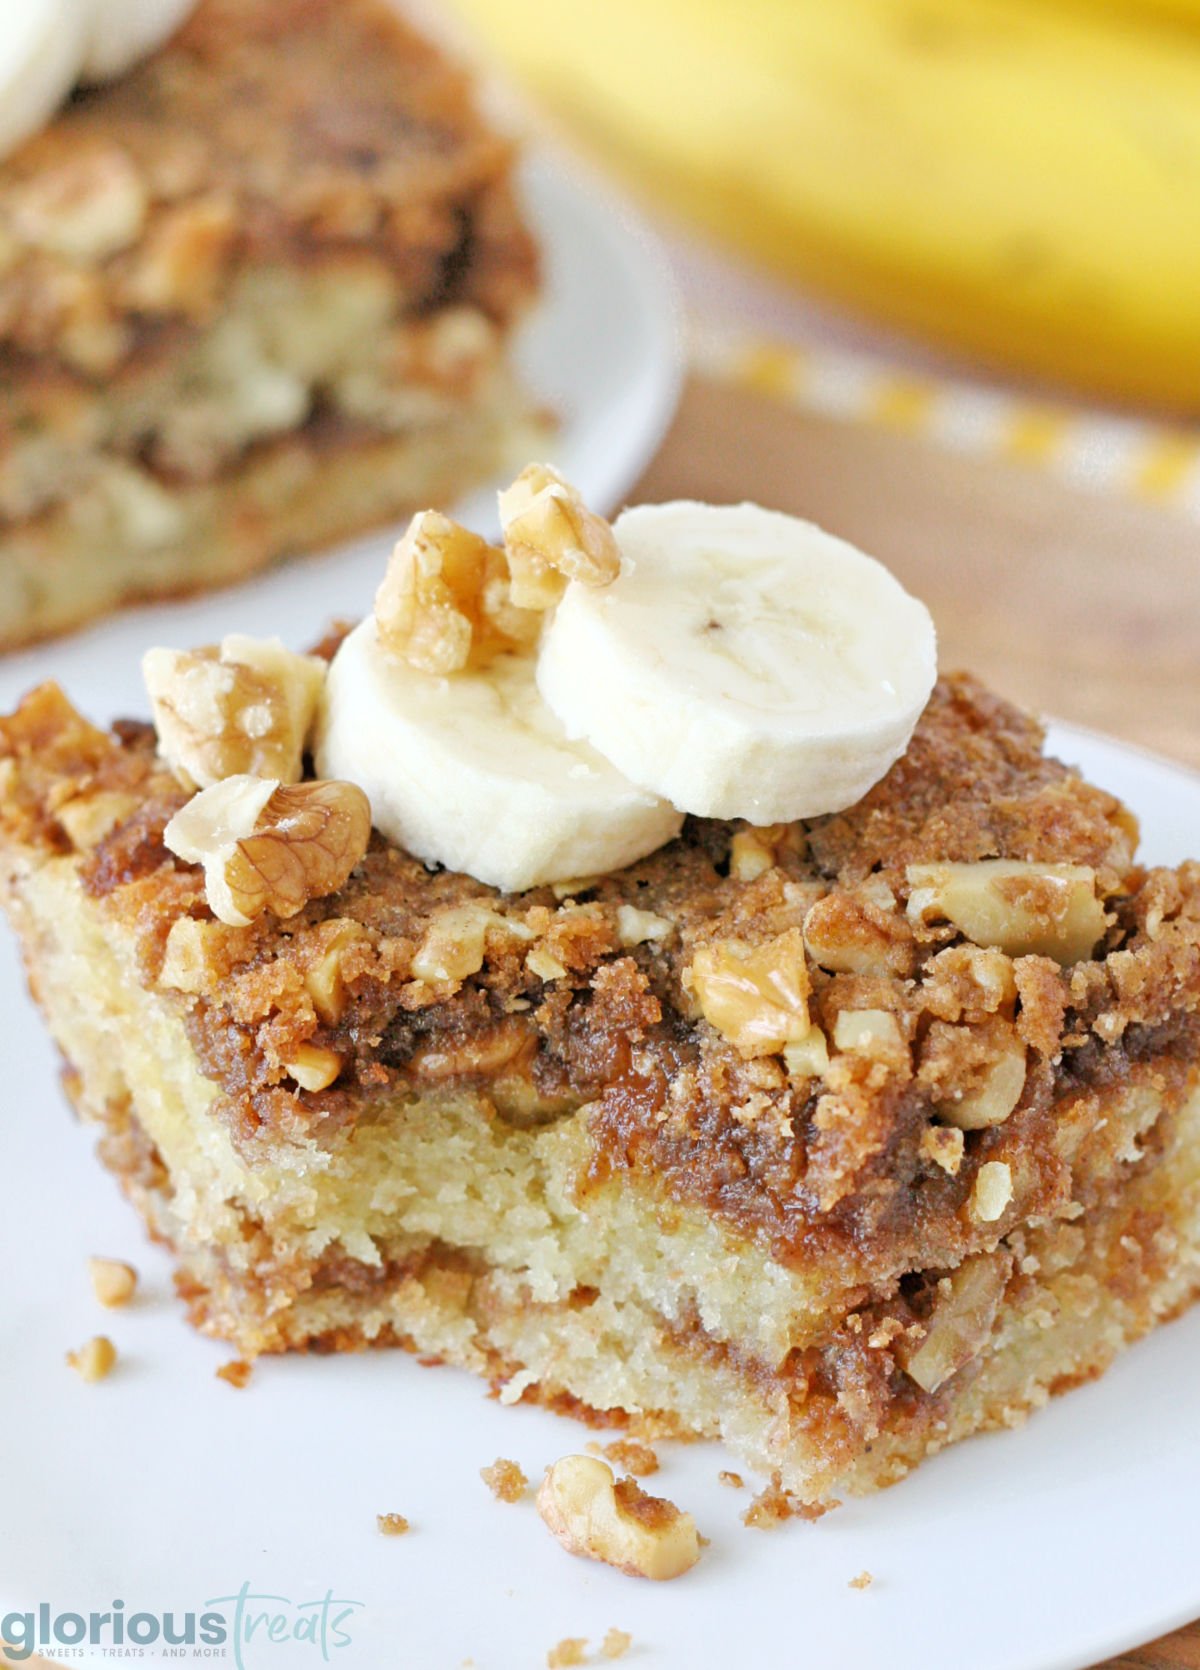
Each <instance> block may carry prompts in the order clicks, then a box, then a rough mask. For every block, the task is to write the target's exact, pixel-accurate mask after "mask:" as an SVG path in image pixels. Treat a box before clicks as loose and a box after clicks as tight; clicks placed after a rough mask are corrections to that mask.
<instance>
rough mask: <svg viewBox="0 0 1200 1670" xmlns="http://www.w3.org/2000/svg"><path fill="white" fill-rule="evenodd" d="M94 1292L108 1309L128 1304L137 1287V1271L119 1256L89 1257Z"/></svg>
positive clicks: (89, 1272) (89, 1271)
mask: <svg viewBox="0 0 1200 1670" xmlns="http://www.w3.org/2000/svg"><path fill="white" fill-rule="evenodd" d="M88 1274H89V1275H90V1277H91V1278H92V1292H93V1293H94V1294H95V1295H96V1297H97V1299H99V1301H100V1303H101V1304H102V1305H103V1306H104V1307H105V1309H107V1310H116V1309H118V1308H119V1307H120V1306H121V1305H127V1304H128V1303H129V1301H130V1300H131V1299H132V1298H133V1294H134V1289H135V1288H136V1287H137V1279H138V1277H137V1271H136V1270H135V1269H134V1267H133V1265H132V1264H125V1263H124V1262H123V1261H122V1260H121V1259H119V1258H89V1259H88Z"/></svg>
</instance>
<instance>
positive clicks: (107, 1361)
mask: <svg viewBox="0 0 1200 1670" xmlns="http://www.w3.org/2000/svg"><path fill="white" fill-rule="evenodd" d="M116 1361H117V1348H116V1346H115V1345H114V1344H113V1342H112V1340H110V1339H109V1338H108V1337H107V1335H105V1334H97V1335H96V1336H95V1337H94V1338H93V1339H90V1340H88V1342H87V1344H86V1345H81V1346H80V1348H79V1350H78V1351H68V1352H67V1366H68V1367H69V1368H73V1369H74V1370H75V1372H76V1374H77V1375H78V1376H79V1378H80V1379H81V1380H86V1381H88V1383H89V1384H92V1383H93V1382H95V1381H97V1380H106V1379H107V1378H108V1376H109V1375H110V1374H111V1373H112V1371H113V1367H114V1365H115V1364H116Z"/></svg>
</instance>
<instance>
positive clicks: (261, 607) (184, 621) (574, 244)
mask: <svg viewBox="0 0 1200 1670" xmlns="http://www.w3.org/2000/svg"><path fill="white" fill-rule="evenodd" d="M522 185H523V189H524V196H525V201H526V204H527V207H528V212H529V215H530V219H531V222H532V224H533V227H534V230H535V232H536V235H537V237H538V240H539V242H540V244H541V247H542V253H543V258H544V264H545V284H544V293H543V296H542V299H541V301H540V302H539V304H538V307H537V308H536V310H535V311H534V313H533V314H532V315H531V317H530V319H529V321H528V323H527V324H526V325H525V327H524V329H523V331H522V333H521V336H520V338H519V341H518V344H517V359H518V364H519V366H520V370H521V372H522V375H523V376H524V379H525V382H526V385H527V386H528V388H529V389H530V390H531V391H532V392H533V394H534V396H535V397H536V398H537V400H538V401H539V402H541V403H542V404H544V405H545V406H546V407H547V408H548V409H549V410H550V411H551V412H553V413H554V414H555V416H556V418H557V419H558V421H559V425H560V427H559V430H558V433H557V435H556V436H555V437H554V440H553V444H552V446H551V447H550V449H549V450H550V461H551V462H553V463H555V464H556V465H557V466H558V468H559V469H561V470H562V472H563V474H564V475H566V476H567V478H568V479H569V480H571V481H573V482H574V483H575V485H576V486H577V487H578V488H579V489H580V491H581V492H582V494H583V496H584V498H585V499H586V500H587V502H588V503H589V504H591V505H593V506H594V507H595V508H596V509H598V510H601V511H611V510H615V509H616V508H617V507H618V506H619V505H620V503H621V501H622V498H623V496H624V494H625V493H627V492H628V490H629V488H630V487H631V486H632V485H633V483H634V482H635V481H636V480H637V478H638V476H639V475H640V474H641V472H642V470H643V469H644V468H645V466H646V465H647V464H648V463H649V461H650V459H651V458H652V457H653V455H654V452H655V450H656V449H657V447H658V444H659V442H660V441H661V440H662V437H663V434H664V433H665V431H666V428H667V425H668V423H669V422H670V420H671V416H672V414H673V412H674V410H675V405H676V401H677V400H678V397H679V388H680V380H681V376H682V349H681V333H680V327H679V321H678V317H677V311H676V303H675V296H674V292H673V290H672V287H671V282H670V280H669V278H668V276H667V272H666V268H665V266H664V264H663V262H662V259H661V258H660V256H659V253H658V250H657V247H656V246H655V244H654V242H653V240H652V239H651V237H650V235H649V234H648V233H647V232H646V231H645V230H644V229H643V228H642V227H641V225H640V224H639V223H638V221H637V220H636V218H635V217H634V216H632V215H631V214H630V213H629V212H628V211H627V210H626V209H625V208H624V206H623V205H621V204H619V203H618V202H617V201H616V200H614V199H610V198H608V197H607V196H606V195H605V194H604V192H603V191H600V190H598V189H597V187H596V185H595V184H594V182H593V181H591V180H590V179H583V178H577V177H576V176H575V175H573V174H571V173H569V172H567V171H566V170H565V169H563V168H562V167H560V166H558V165H557V164H555V163H552V162H550V161H549V160H548V159H546V158H544V157H536V158H534V159H532V160H531V161H530V162H529V163H527V165H526V167H525V170H524V173H523V176H522ZM496 485H502V484H501V483H497V484H496ZM455 515H456V516H458V517H459V518H460V520H462V521H463V522H465V523H466V524H467V525H468V526H469V527H472V528H476V529H478V530H479V531H480V532H481V533H494V532H496V531H498V530H497V527H496V498H495V492H494V489H493V488H492V487H486V488H482V489H480V490H479V491H477V492H474V493H472V494H470V495H469V496H468V497H467V498H465V499H464V500H462V502H461V503H459V504H458V505H456V506H455ZM398 531H399V530H398V529H396V528H391V529H386V528H385V529H381V530H380V531H379V532H377V533H374V534H372V535H370V536H369V537H367V538H364V539H360V540H356V541H354V542H353V543H352V544H348V545H344V546H341V547H339V548H335V549H334V550H331V551H326V552H323V553H319V554H317V555H315V556H311V557H304V558H300V559H299V560H297V561H295V562H292V563H289V564H286V565H285V566H283V567H280V568H276V569H273V570H272V571H271V572H269V573H267V574H265V575H263V576H261V577H260V578H259V579H257V580H253V581H250V582H248V583H246V584H244V585H241V586H238V587H236V588H233V589H227V590H223V591H218V592H213V593H209V594H208V595H206V596H202V597H196V598H190V599H185V600H183V601H181V602H174V603H162V604H154V605H150V606H146V607H141V608H132V609H128V610H126V611H125V612H124V613H122V614H119V615H117V616H115V617H114V618H113V619H111V620H107V621H102V622H100V623H99V624H98V625H96V626H93V627H90V628H88V629H87V630H85V631H83V632H80V633H76V634H75V635H74V636H72V637H69V638H62V639H58V640H56V641H55V642H52V643H49V644H43V645H37V646H35V647H34V648H33V649H31V650H28V651H25V652H23V653H21V654H19V655H9V656H5V657H0V710H2V711H4V712H7V711H8V710H9V709H10V708H12V707H13V705H14V704H15V702H16V701H17V699H18V698H19V697H20V696H21V695H23V694H24V693H25V691H26V690H28V689H29V688H30V687H31V686H32V685H34V684H36V683H38V681H39V680H41V679H44V678H56V679H58V680H59V681H60V682H61V683H63V684H64V685H66V686H68V687H69V688H70V691H71V694H72V696H73V698H74V699H75V701H76V702H77V704H78V705H79V707H80V708H81V709H82V710H83V711H84V712H85V713H88V714H89V715H90V716H91V717H92V718H95V719H108V718H113V717H116V716H118V715H120V714H128V713H140V712H141V711H142V709H143V708H144V706H145V697H144V695H143V693H142V681H141V672H140V666H141V657H142V651H143V650H144V649H146V648H147V647H148V646H149V645H150V644H167V645H169V646H171V647H175V648H181V649H182V648H189V647H191V646H192V645H195V644H203V643H211V642H212V641H213V640H215V639H219V638H221V637H223V636H224V635H225V633H226V632H231V631H237V632H250V633H253V634H258V635H268V634H272V633H274V634H277V635H278V636H279V637H281V638H283V640H284V641H285V642H286V643H288V644H290V645H291V646H292V647H293V648H296V649H300V648H303V647H305V646H306V645H307V644H310V643H314V642H315V641H316V640H317V639H318V638H319V637H320V636H321V634H322V633H323V632H324V630H325V628H326V626H327V625H328V623H329V621H330V620H331V619H332V618H333V617H334V616H342V617H345V618H349V619H354V618H355V617H357V616H359V615H362V614H364V613H365V612H366V610H367V609H368V608H369V607H370V604H371V599H372V597H373V596H374V594H375V588H376V587H377V586H378V584H379V581H380V579H381V578H382V577H383V569H384V564H385V563H386V560H387V555H388V552H389V551H390V550H391V547H392V545H393V543H394V541H395V539H396V537H397V534H398ZM97 560H103V558H102V557H99V558H98V559H97Z"/></svg>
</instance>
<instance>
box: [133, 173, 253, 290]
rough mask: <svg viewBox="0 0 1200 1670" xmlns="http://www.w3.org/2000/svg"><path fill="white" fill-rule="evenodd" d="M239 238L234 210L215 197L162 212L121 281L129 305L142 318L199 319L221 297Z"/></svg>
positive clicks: (226, 201) (223, 200) (204, 198)
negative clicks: (177, 316)
mask: <svg viewBox="0 0 1200 1670" xmlns="http://www.w3.org/2000/svg"><path fill="white" fill-rule="evenodd" d="M236 236H237V210H236V208H235V207H234V205H233V203H232V202H230V201H229V200H228V199H226V198H224V197H219V196H215V195H214V196H209V197H197V198H193V199H192V200H191V201H189V202H187V203H181V204H179V205H178V206H176V207H173V208H170V209H167V210H165V211H164V212H163V213H162V214H161V215H160V216H159V217H158V219H157V220H156V222H155V224H154V226H153V227H152V229H151V231H150V235H149V237H148V238H147V239H146V242H145V245H144V247H143V248H142V249H140V250H139V251H138V252H137V254H136V259H135V260H134V262H133V264H132V266H131V268H130V271H129V273H128V274H127V276H126V279H125V285H124V290H125V296H126V298H127V300H128V301H129V302H130V303H131V304H132V305H133V306H134V307H136V308H137V309H138V310H139V311H140V312H142V313H151V314H155V313H157V314H167V313H179V314H183V315H184V316H185V317H187V318H189V319H202V318H204V317H205V316H206V315H207V314H208V313H209V312H211V310H212V308H213V307H214V306H215V304H216V302H217V301H218V300H219V298H220V294H221V288H222V281H223V279H224V277H225V274H226V272H227V270H228V266H229V258H230V255H231V254H232V252H233V246H234V241H235V239H236Z"/></svg>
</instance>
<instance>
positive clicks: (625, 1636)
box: [600, 1629, 633, 1658]
mask: <svg viewBox="0 0 1200 1670" xmlns="http://www.w3.org/2000/svg"><path fill="white" fill-rule="evenodd" d="M632 1646H633V1636H632V1635H630V1633H629V1631H628V1630H625V1629H610V1630H608V1631H606V1633H605V1636H604V1640H603V1641H602V1642H601V1643H600V1651H601V1652H602V1653H603V1654H604V1656H605V1658H624V1657H625V1654H626V1653H627V1652H628V1651H629V1649H630V1647H632Z"/></svg>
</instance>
